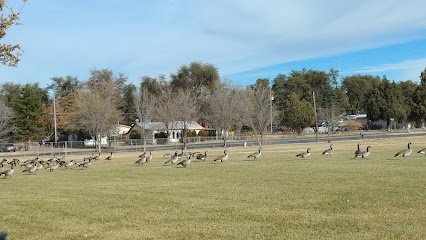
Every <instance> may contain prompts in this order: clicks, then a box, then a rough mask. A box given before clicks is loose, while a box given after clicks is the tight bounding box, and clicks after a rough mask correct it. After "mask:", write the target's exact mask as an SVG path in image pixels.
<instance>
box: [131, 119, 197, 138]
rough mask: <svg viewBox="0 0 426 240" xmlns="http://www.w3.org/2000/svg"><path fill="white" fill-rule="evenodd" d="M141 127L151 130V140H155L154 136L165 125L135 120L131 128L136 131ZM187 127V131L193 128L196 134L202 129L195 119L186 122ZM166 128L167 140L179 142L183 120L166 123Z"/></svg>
mask: <svg viewBox="0 0 426 240" xmlns="http://www.w3.org/2000/svg"><path fill="white" fill-rule="evenodd" d="M142 127H143V128H144V129H145V130H146V131H149V132H151V135H152V140H153V142H155V136H156V135H157V134H159V133H161V132H166V131H167V127H166V124H165V123H164V122H145V123H144V124H143V123H141V122H137V123H136V124H135V125H134V126H133V127H132V129H134V130H136V131H138V132H139V131H140V129H142ZM186 127H187V129H188V131H192V130H195V132H196V133H197V134H198V133H199V132H200V130H202V129H204V127H203V126H201V125H200V124H198V123H197V122H195V121H190V122H187V126H186ZM168 129H169V139H168V140H169V142H179V140H180V139H181V137H182V134H183V129H184V122H183V121H174V122H169V123H168Z"/></svg>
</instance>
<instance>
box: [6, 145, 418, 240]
mask: <svg viewBox="0 0 426 240" xmlns="http://www.w3.org/2000/svg"><path fill="white" fill-rule="evenodd" d="M408 141H411V142H412V143H413V145H412V148H413V149H414V150H415V151H417V150H418V149H420V148H423V147H426V138H424V137H420V138H412V139H386V140H371V141H369V140H364V141H363V142H362V147H363V148H365V147H366V146H367V145H370V146H371V147H372V148H371V151H372V153H371V155H370V157H369V159H368V160H361V159H353V158H352V156H353V152H354V150H355V149H356V144H357V142H355V141H349V142H335V143H334V148H335V154H334V155H333V156H332V157H329V158H328V157H325V156H321V152H322V151H323V150H325V149H326V148H328V144H293V145H276V146H265V147H264V148H263V150H262V156H261V158H260V159H259V160H258V161H253V160H250V159H247V158H246V156H247V155H248V154H249V153H252V152H254V151H256V150H257V148H254V147H253V148H229V149H228V153H229V155H230V157H229V160H228V161H227V162H225V163H223V164H222V163H213V162H212V160H213V159H214V158H215V157H216V156H219V155H221V154H222V151H223V149H208V151H209V152H208V155H209V159H208V160H207V161H206V162H199V161H196V160H195V161H193V162H192V163H191V164H190V165H189V166H188V167H187V168H185V169H184V168H182V167H176V166H163V163H164V162H165V160H164V159H162V158H161V156H162V155H163V154H164V153H165V152H163V151H162V152H153V154H154V159H153V161H152V162H150V163H148V164H146V165H144V166H137V165H134V164H133V163H134V162H135V161H136V160H137V159H136V156H137V155H139V154H140V153H122V154H116V155H115V159H114V160H113V161H111V162H108V161H104V160H101V161H97V162H94V163H93V164H92V166H91V167H89V169H87V170H79V169H78V168H76V167H75V169H69V170H65V169H58V170H57V171H54V172H52V173H50V172H48V171H47V170H44V171H41V172H39V173H37V174H36V175H27V174H24V173H22V172H21V171H19V169H18V170H17V171H16V172H15V174H14V175H13V177H12V178H11V179H0V192H1V204H0V231H1V230H7V231H8V233H9V238H10V239H12V240H13V239H35V238H40V239H425V238H426V230H425V229H426V157H423V155H420V154H417V153H415V151H413V154H412V155H411V156H409V157H408V158H407V159H406V160H403V159H401V158H394V157H393V155H394V154H395V152H397V151H399V150H402V149H404V148H406V143H407V142H408ZM307 147H310V148H311V152H312V155H311V157H310V158H309V159H305V160H302V159H298V158H295V155H296V154H297V153H299V152H302V151H305V150H306V148H307ZM203 150H204V149H202V150H201V151H203ZM105 154H106V153H104V156H103V158H104V157H105V156H106V155H105ZM70 159H76V160H81V159H82V156H68V157H67V160H70Z"/></svg>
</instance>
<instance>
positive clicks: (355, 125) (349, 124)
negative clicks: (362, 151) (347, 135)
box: [344, 120, 364, 131]
mask: <svg viewBox="0 0 426 240" xmlns="http://www.w3.org/2000/svg"><path fill="white" fill-rule="evenodd" d="M344 126H345V128H346V131H355V130H361V129H363V128H364V127H363V125H362V124H361V122H358V121H355V120H350V121H346V122H345V124H344Z"/></svg>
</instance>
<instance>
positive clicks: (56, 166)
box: [46, 162, 59, 172]
mask: <svg viewBox="0 0 426 240" xmlns="http://www.w3.org/2000/svg"><path fill="white" fill-rule="evenodd" d="M58 167H59V164H58V163H57V162H55V163H53V164H49V166H48V167H47V168H46V169H47V170H49V171H50V172H53V170H55V169H57V168H58Z"/></svg>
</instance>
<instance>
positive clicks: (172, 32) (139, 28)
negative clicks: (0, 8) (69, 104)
mask: <svg viewBox="0 0 426 240" xmlns="http://www.w3.org/2000/svg"><path fill="white" fill-rule="evenodd" d="M7 3H8V5H9V6H10V7H12V8H14V9H19V8H20V6H21V3H20V1H19V0H8V1H7ZM424 9H426V1H423V0H407V1H399V0H359V1H352V0H340V1H337V0H324V1H316V0H299V1H296V0H292V1H287V0H266V1H251V0H233V1H232V0H228V1H225V0H216V1H194V0H186V1H185V0H183V1H174V0H164V1H144V0H140V1H137V0H120V1H118V0H114V1H112V0H102V1H101V0H86V1H75V0H74V1H71V0H61V1H57V0H55V1H54V0H38V1H37V0H29V1H28V2H27V3H26V5H25V8H24V9H23V12H22V14H21V22H23V23H24V25H22V26H14V27H13V28H11V29H10V30H9V31H8V32H7V35H6V37H5V38H4V39H2V43H20V44H21V47H22V48H23V50H24V51H25V52H24V55H23V56H22V60H21V62H20V63H19V66H18V67H17V68H11V67H6V66H3V65H0V72H1V76H0V83H2V82H6V81H9V82H15V83H34V82H39V83H40V84H41V86H42V87H44V86H46V85H47V84H49V83H50V78H52V77H59V76H66V75H71V76H75V77H78V79H79V80H81V81H85V80H87V79H88V78H89V70H90V69H92V68H97V69H102V68H110V69H111V70H112V71H113V72H114V73H116V74H118V73H119V72H120V73H123V74H124V75H126V76H127V77H128V82H132V83H139V81H140V80H139V79H140V77H142V76H144V75H149V76H152V77H155V76H157V75H159V74H165V75H167V76H168V75H169V74H170V73H175V72H176V70H177V69H178V68H179V67H180V66H181V65H184V64H189V63H190V62H191V61H202V62H206V63H211V64H214V65H215V66H216V67H217V68H218V69H219V72H220V75H221V77H222V78H223V79H226V80H229V81H231V82H233V83H238V84H241V85H248V84H252V83H254V82H255V81H256V79H257V78H264V77H267V78H271V79H273V78H274V77H275V76H277V75H278V74H279V73H284V74H285V73H288V72H290V71H291V70H300V69H302V68H303V67H305V68H307V69H309V68H312V69H316V70H324V71H328V70H329V69H330V68H334V69H340V70H341V76H348V75H352V74H358V73H359V74H372V75H379V76H383V75H386V76H387V77H388V79H390V80H395V81H400V80H414V81H418V80H419V75H420V72H421V71H422V70H423V69H425V67H426V12H425V11H424Z"/></svg>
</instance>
